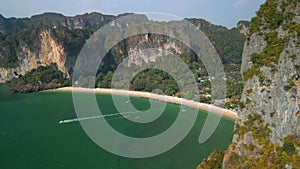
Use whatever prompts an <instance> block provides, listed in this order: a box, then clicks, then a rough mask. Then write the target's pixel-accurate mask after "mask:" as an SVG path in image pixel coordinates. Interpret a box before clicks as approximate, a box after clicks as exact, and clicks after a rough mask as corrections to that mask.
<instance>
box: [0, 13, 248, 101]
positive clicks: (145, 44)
mask: <svg viewBox="0 0 300 169" xmlns="http://www.w3.org/2000/svg"><path fill="white" fill-rule="evenodd" d="M126 15H130V13H125V14H120V15H117V16H112V15H103V14H101V13H96V12H93V13H89V14H83V15H76V16H74V17H67V16H63V15H62V14H57V13H44V14H40V15H35V16H32V17H31V18H4V17H0V81H2V82H5V81H9V80H11V79H13V78H18V77H19V76H24V75H26V74H28V73H30V72H31V71H32V70H35V69H37V68H38V67H39V66H46V67H47V66H49V65H50V64H52V63H55V64H57V69H58V71H61V72H63V74H64V77H66V78H70V77H72V71H73V67H74V64H75V61H76V59H77V56H78V54H79V52H80V50H81V48H82V47H83V45H84V44H85V41H86V40H87V39H89V37H90V36H91V35H92V34H93V33H94V32H95V31H96V30H98V29H99V28H101V27H102V26H103V25H105V24H107V23H110V22H112V23H111V26H116V27H127V26H129V25H128V24H127V23H117V22H118V21H117V20H116V19H117V18H120V17H122V16H126ZM136 19H137V20H138V22H146V21H148V18H147V17H146V16H145V15H139V17H137V18H136ZM187 20H188V21H190V22H191V23H193V24H194V25H196V26H197V27H198V28H199V29H201V30H202V31H203V32H204V33H205V34H206V35H207V36H208V37H209V39H210V40H211V41H212V43H213V45H214V46H215V48H216V50H217V51H218V53H219V55H220V57H221V60H222V62H223V63H224V66H225V71H226V72H227V73H228V76H232V77H231V81H229V86H231V89H230V90H229V91H230V92H229V93H231V94H229V95H230V96H233V95H238V93H240V92H241V87H240V88H235V87H233V86H234V85H235V84H238V85H239V86H241V84H240V82H241V75H240V73H239V69H240V65H241V54H242V48H243V44H244V41H245V37H244V34H243V33H241V31H242V29H243V26H241V25H245V24H239V27H238V28H233V29H227V28H226V27H223V26H218V25H214V24H211V23H210V22H208V21H205V20H203V19H187ZM149 47H152V48H158V49H164V50H169V51H170V52H171V53H175V54H179V55H180V57H181V58H182V59H183V60H184V61H185V62H186V63H187V64H188V65H189V66H190V67H191V68H192V65H193V64H194V66H193V67H194V68H193V69H195V70H193V71H196V67H198V68H199V67H202V68H203V70H204V71H203V72H198V74H199V76H200V74H202V75H201V76H203V77H204V78H208V77H207V75H205V74H206V72H205V68H204V65H203V64H202V63H201V61H199V60H197V59H196V58H197V57H196V56H195V54H194V53H193V52H191V51H190V49H188V48H187V46H184V45H182V44H180V42H178V41H176V40H175V39H172V38H170V37H166V36H162V35H155V34H147V35H137V36H134V37H130V38H128V39H125V40H123V41H122V42H120V43H119V44H118V45H116V46H115V47H114V48H113V49H111V51H110V52H109V53H108V54H107V56H106V57H105V59H104V62H103V65H102V66H101V67H100V69H99V72H101V73H103V74H104V76H106V74H107V73H108V72H109V71H113V70H114V69H115V68H116V66H117V65H118V64H119V63H120V62H121V61H122V59H123V58H125V57H127V56H128V55H129V54H133V53H136V52H137V51H139V50H142V49H146V48H149ZM145 61H147V59H145V60H134V59H131V62H132V63H133V64H135V65H139V64H141V62H145ZM132 63H128V64H129V65H130V64H132ZM195 65H197V66H196V67H195ZM52 68H53V66H52ZM40 70H43V69H40ZM195 74H196V72H195ZM204 75H205V76H204ZM27 79H28V77H27ZM100 79H102V78H100ZM204 80H205V79H204ZM17 81H18V80H15V82H17ZM19 81H22V80H21V78H20V79H19ZM40 82H42V81H40ZM19 83H20V84H19V85H15V86H19V88H22V87H21V86H26V85H24V84H28V82H24V83H23V82H22V83H21V82H19ZM32 83H34V85H33V84H32ZM102 84H109V83H104V82H103V83H102ZM201 85H202V84H201ZM203 85H204V86H206V87H209V82H207V83H203ZM27 86H29V89H30V86H36V87H34V91H35V90H42V88H40V87H38V86H40V84H39V83H37V82H30V84H28V85H27ZM48 86H51V85H48ZM54 86H60V85H54ZM204 86H202V87H204ZM101 87H108V86H107V85H104V86H103V85H102V86H101ZM163 88H165V85H164V87H163ZM143 90H150V89H149V88H147V89H143ZM29 91H30V90H29Z"/></svg>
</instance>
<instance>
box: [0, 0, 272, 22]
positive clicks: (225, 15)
mask: <svg viewBox="0 0 300 169" xmlns="http://www.w3.org/2000/svg"><path fill="white" fill-rule="evenodd" d="M265 1H266V0H45V1H43V0H0V14H2V15H3V16H5V17H30V16H32V15H36V14H41V13H45V12H57V13H61V14H64V15H66V16H75V15H78V14H83V13H89V12H100V13H103V14H112V15H117V14H121V13H125V12H132V13H144V12H162V13H167V14H171V15H175V16H178V17H180V18H202V19H206V20H208V21H209V22H211V23H213V24H217V25H223V26H226V27H228V28H232V27H234V26H236V24H237V23H238V21H240V20H250V19H251V18H252V17H253V16H255V12H256V11H257V10H258V9H259V6H260V5H261V4H263V3H264V2H265Z"/></svg>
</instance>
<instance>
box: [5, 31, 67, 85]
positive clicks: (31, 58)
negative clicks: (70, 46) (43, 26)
mask: <svg viewBox="0 0 300 169" xmlns="http://www.w3.org/2000/svg"><path fill="white" fill-rule="evenodd" d="M16 51H17V52H16V55H17V58H18V66H17V67H15V68H5V67H1V68H0V70H1V71H0V82H5V81H7V80H10V79H12V78H13V77H18V76H19V75H24V74H25V73H26V72H29V71H31V70H32V69H36V68H37V67H38V66H48V65H50V64H51V63H56V64H57V66H58V69H59V70H60V71H62V72H63V73H64V74H65V75H66V76H68V71H67V69H66V67H65V62H66V56H65V53H64V48H63V47H62V45H60V44H58V43H57V42H56V41H55V40H54V39H53V38H52V37H51V35H50V31H49V30H44V31H42V32H40V35H39V46H38V47H37V48H34V49H32V47H29V46H28V45H26V44H24V45H20V46H19V48H18V49H16Z"/></svg>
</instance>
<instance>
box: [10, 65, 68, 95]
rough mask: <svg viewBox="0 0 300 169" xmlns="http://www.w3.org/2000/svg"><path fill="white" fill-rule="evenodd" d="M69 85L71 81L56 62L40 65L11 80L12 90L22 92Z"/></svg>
mask: <svg viewBox="0 0 300 169" xmlns="http://www.w3.org/2000/svg"><path fill="white" fill-rule="evenodd" d="M68 85H70V81H69V80H68V79H66V78H65V77H64V76H63V73H62V72H60V71H59V70H58V68H57V65H56V64H54V63H52V64H51V65H50V66H48V67H43V66H40V67H38V68H37V69H34V70H31V71H30V72H29V73H27V74H26V75H24V76H22V75H19V77H18V78H14V79H12V80H11V81H10V86H11V89H12V91H13V92H20V93H28V92H36V91H40V90H46V89H54V88H58V87H64V86H68Z"/></svg>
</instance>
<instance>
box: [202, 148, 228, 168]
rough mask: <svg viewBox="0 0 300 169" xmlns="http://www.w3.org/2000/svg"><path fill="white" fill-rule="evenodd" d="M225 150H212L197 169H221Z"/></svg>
mask: <svg viewBox="0 0 300 169" xmlns="http://www.w3.org/2000/svg"><path fill="white" fill-rule="evenodd" d="M224 155H225V150H219V151H217V150H213V152H212V153H211V155H210V156H209V157H208V158H206V159H204V160H203V162H202V163H201V164H200V165H199V166H198V167H197V169H221V168H222V163H223V158H224Z"/></svg>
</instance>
